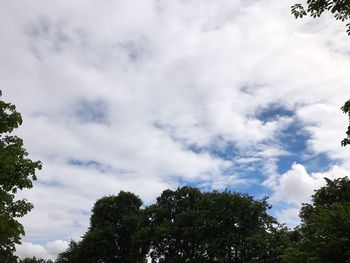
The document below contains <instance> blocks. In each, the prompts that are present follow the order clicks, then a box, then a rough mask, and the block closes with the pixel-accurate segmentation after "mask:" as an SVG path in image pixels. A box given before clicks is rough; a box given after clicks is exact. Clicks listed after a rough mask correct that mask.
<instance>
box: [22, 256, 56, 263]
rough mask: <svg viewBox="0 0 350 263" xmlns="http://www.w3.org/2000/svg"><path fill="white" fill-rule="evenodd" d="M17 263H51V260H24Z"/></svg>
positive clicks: (34, 258) (33, 258)
mask: <svg viewBox="0 0 350 263" xmlns="http://www.w3.org/2000/svg"><path fill="white" fill-rule="evenodd" d="M19 263H53V262H52V261H51V260H45V259H42V258H36V257H32V258H24V259H21V260H20V261H19Z"/></svg>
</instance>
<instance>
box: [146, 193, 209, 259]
mask: <svg viewBox="0 0 350 263" xmlns="http://www.w3.org/2000/svg"><path fill="white" fill-rule="evenodd" d="M202 198H203V195H202V193H201V192H200V191H199V190H198V189H196V188H191V187H183V188H179V189H177V190H176V191H172V190H169V189H168V190H165V191H163V193H162V194H161V196H159V197H158V198H157V202H156V204H154V205H151V206H149V207H148V208H147V209H146V211H145V214H146V216H147V218H148V219H149V225H150V228H149V231H148V238H149V239H150V251H151V252H150V257H151V258H152V262H167V263H173V262H193V263H195V262H198V263H199V262H205V260H204V258H203V254H204V252H203V250H204V249H205V247H203V246H202V244H203V241H204V240H202V239H201V238H202V236H201V233H200V226H199V224H200V222H201V210H200V201H201V199H202Z"/></svg>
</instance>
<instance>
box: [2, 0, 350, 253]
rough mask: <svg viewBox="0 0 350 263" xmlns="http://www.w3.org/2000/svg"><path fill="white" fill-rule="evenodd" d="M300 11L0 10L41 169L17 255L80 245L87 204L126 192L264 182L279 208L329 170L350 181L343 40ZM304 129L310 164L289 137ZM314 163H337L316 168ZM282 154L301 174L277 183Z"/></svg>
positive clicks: (14, 91)
mask: <svg viewBox="0 0 350 263" xmlns="http://www.w3.org/2000/svg"><path fill="white" fill-rule="evenodd" d="M293 2H294V1H287V2H285V1H274V0H268V1H253V0H251V1H250V0H249V1H247V0H246V1H239V0H236V1H232V0H231V1H229V0H225V1H216V2H213V1H209V0H204V1H203V0H191V1H115V2H111V1H107V0H103V1H99V2H95V1H84V2H82V1H74V3H73V2H72V1H66V0H65V1H51V2H50V3H49V2H43V3H41V4H40V5H38V4H37V2H36V1H32V0H28V1H26V2H25V3H23V2H21V1H16V0H15V1H10V0H8V1H2V2H1V4H0V17H1V18H0V19H1V22H2V23H0V33H1V36H2V41H1V43H0V56H1V58H2V60H1V62H0V80H1V83H2V87H3V89H4V90H3V94H4V100H8V101H11V102H13V103H15V104H16V105H17V107H18V109H19V111H20V112H21V113H22V114H23V117H24V124H23V126H22V127H21V128H20V129H19V130H18V134H19V135H20V136H21V137H22V138H23V139H24V141H25V146H26V148H27V149H28V151H29V152H30V156H31V158H33V159H39V160H42V161H43V163H44V169H43V170H42V171H41V172H40V173H39V174H38V177H39V181H38V182H36V184H35V186H34V188H33V189H30V190H28V191H23V192H22V193H21V197H25V198H27V199H29V200H30V201H32V202H33V203H34V205H35V209H34V210H33V211H32V212H31V213H30V214H28V215H27V216H26V217H24V218H23V219H22V222H23V224H24V226H25V228H26V233H27V234H26V236H25V238H24V240H25V241H26V242H32V243H24V244H31V245H24V246H32V247H33V251H35V249H38V250H41V251H42V249H44V250H45V251H48V250H49V247H47V246H37V245H35V244H36V243H41V244H43V243H48V242H51V241H52V240H58V239H62V240H66V241H68V240H69V239H70V238H75V239H79V237H80V236H81V235H82V234H83V233H84V231H86V229H87V226H88V218H89V214H90V209H91V207H92V205H93V202H94V201H95V200H96V199H97V198H99V197H101V196H103V195H108V194H116V193H118V191H120V190H121V189H123V190H129V191H132V192H135V193H136V194H138V195H140V196H141V197H142V199H143V200H144V201H145V203H146V204H148V203H150V202H152V201H154V199H155V197H156V196H157V195H159V193H161V191H162V190H164V189H165V188H175V187H177V186H179V185H181V184H186V183H191V184H194V185H198V186H201V187H203V188H205V189H212V188H218V189H223V188H229V189H234V190H236V189H239V187H240V186H242V187H252V188H254V187H259V184H261V183H262V182H265V186H266V187H268V188H270V190H272V192H273V197H274V198H273V200H275V201H274V202H278V201H279V200H286V201H287V202H288V203H290V204H297V203H300V202H303V201H307V200H309V197H310V195H311V194H312V191H313V190H314V189H315V188H317V187H319V186H321V185H322V182H323V181H322V177H323V176H331V178H335V177H336V176H340V175H345V171H346V169H349V166H350V159H349V155H348V154H347V153H348V152H347V150H348V149H345V148H341V147H339V142H340V140H341V139H342V137H343V133H344V131H345V129H346V125H347V123H346V121H347V118H346V116H342V114H341V112H340V110H339V108H340V106H341V104H342V103H343V102H344V101H345V100H346V98H347V96H348V92H347V90H348V86H349V84H350V76H349V74H348V70H347V69H348V68H349V66H350V60H349V58H348V56H347V55H346V54H348V53H349V46H350V45H349V41H350V40H349V39H348V38H347V36H346V34H345V32H344V28H343V27H342V26H341V25H339V24H336V23H335V22H334V21H333V20H332V19H328V18H323V19H321V20H319V21H317V22H314V21H313V20H303V21H296V20H294V18H293V17H292V16H291V15H290V10H289V8H290V5H291V4H292V3H293ZM273 106H277V107H279V108H280V109H281V110H283V111H285V112H290V114H272V113H271V112H270V113H269V112H268V109H270V108H271V107H273ZM281 112H282V111H281ZM295 124H297V125H296V126H297V127H300V128H298V129H299V130H297V131H293V132H298V133H300V134H303V135H304V140H305V141H303V142H302V143H303V144H305V151H304V150H303V153H302V154H299V153H296V152H293V151H292V150H290V149H291V148H293V147H291V146H293V143H294V141H288V140H285V139H284V138H286V137H285V136H284V135H285V134H286V133H290V131H289V130H288V128H289V127H290V126H291V125H295ZM287 138H288V137H287ZM320 154H324V155H326V156H327V158H328V162H329V163H331V166H334V165H335V164H337V165H338V166H334V167H333V168H332V169H331V170H330V171H329V172H326V173H318V172H320V171H324V167H323V168H322V169H323V170H320V171H317V170H316V172H313V173H308V172H307V171H306V170H305V168H304V166H305V167H307V162H308V160H309V159H310V158H311V157H314V156H318V155H320ZM299 155H300V156H299ZM282 157H288V158H290V159H291V158H295V159H297V158H298V162H299V163H300V164H295V165H293V166H292V167H283V168H284V169H283V170H289V171H287V172H285V173H284V172H282V173H281V174H280V173H279V168H280V167H279V166H280V159H281V158H282ZM320 169H321V168H320ZM332 176H333V177H332ZM250 190H252V189H250ZM253 190H254V189H253ZM253 192H258V191H253ZM293 208H294V207H293ZM283 209H284V210H283ZM283 209H282V210H281V211H280V214H281V217H283V218H285V221H288V220H289V219H288V218H292V217H294V215H295V210H292V212H291V210H287V209H290V208H287V207H285V208H283ZM292 214H293V215H292ZM37 222H41V223H40V224H38V223H37ZM18 251H20V250H18ZM50 251H51V252H47V253H49V254H50V253H51V254H54V252H52V251H53V250H50ZM33 253H34V252H33ZM40 253H41V252H40ZM45 253H46V252H45ZM33 255H34V254H33Z"/></svg>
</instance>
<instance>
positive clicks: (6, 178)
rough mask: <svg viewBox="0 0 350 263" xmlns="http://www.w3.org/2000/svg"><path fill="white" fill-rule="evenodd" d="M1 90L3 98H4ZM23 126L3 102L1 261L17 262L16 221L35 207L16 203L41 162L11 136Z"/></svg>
mask: <svg viewBox="0 0 350 263" xmlns="http://www.w3.org/2000/svg"><path fill="white" fill-rule="evenodd" d="M1 95H2V94H1V91H0V96H1ZM21 124H22V117H21V114H20V113H19V112H17V111H16V107H15V106H14V105H12V104H11V103H6V102H4V101H2V100H0V262H14V261H15V260H16V257H15V256H14V255H13V253H14V251H15V244H20V238H21V236H22V235H23V234H24V229H23V226H22V225H21V224H20V223H19V222H18V221H17V218H18V217H23V216H24V215H25V214H26V213H28V212H29V211H30V210H31V209H32V208H33V206H32V204H31V203H29V202H28V201H26V200H25V199H21V200H15V194H16V193H17V191H18V190H22V189H24V188H31V187H32V186H33V184H32V181H33V180H36V176H35V172H36V170H37V169H41V162H40V161H36V162H33V161H32V160H30V159H28V158H27V156H28V153H27V151H26V149H24V148H23V140H22V139H20V138H19V137H17V136H14V135H10V133H11V132H12V131H13V130H14V129H15V128H18V127H19V126H20V125H21Z"/></svg>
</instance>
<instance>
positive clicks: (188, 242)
mask: <svg viewBox="0 0 350 263" xmlns="http://www.w3.org/2000/svg"><path fill="white" fill-rule="evenodd" d="M326 181H327V185H326V186H325V187H322V188H321V189H319V190H318V191H316V192H315V194H314V195H313V199H312V203H311V204H304V205H303V207H302V209H301V211H300V217H301V220H302V223H301V225H300V226H298V227H297V228H295V229H294V230H289V229H287V228H286V227H283V226H281V225H280V224H278V222H277V221H276V219H274V218H273V217H271V216H270V215H268V213H267V211H268V209H269V208H270V206H269V204H268V203H267V200H266V199H261V200H256V199H254V198H253V197H251V196H249V195H245V194H240V193H236V192H228V191H225V192H217V191H213V192H201V191H199V190H198V189H196V188H191V187H183V188H178V189H177V190H175V191H173V190H165V191H164V192H163V193H162V194H161V195H160V196H159V197H158V198H157V201H156V203H155V204H153V205H150V206H148V207H146V208H143V207H142V201H141V200H140V198H139V197H137V196H136V195H134V194H132V193H130V192H123V191H122V192H120V193H119V194H118V195H117V196H106V197H103V198H101V199H99V200H98V201H97V202H96V203H95V205H94V207H93V209H92V215H91V219H90V227H89V229H88V231H87V232H86V233H85V235H84V236H83V237H82V240H81V241H79V242H76V241H71V243H70V245H69V248H68V249H67V250H66V251H65V252H63V253H61V254H60V255H59V256H58V258H57V259H56V261H55V262H56V263H78V262H79V263H99V262H101V263H102V262H103V263H112V262H125V263H132V262H133V263H141V262H147V260H146V258H147V256H148V257H149V258H150V259H151V262H154V263H156V262H158V263H176V262H192V263H196V262H198V263H200V262H208V263H209V262H223V263H226V262H235V263H244V262H247V263H248V262H249V263H252V262H266V263H270V262H271V263H272V262H286V263H311V262H319V263H321V262H322V263H328V262H329V263H333V262H334V263H346V262H350V181H349V179H348V178H347V177H345V178H341V179H336V180H333V181H331V180H329V179H326ZM33 262H35V261H33ZM23 263H26V262H23ZM28 263H31V262H29V261H28Z"/></svg>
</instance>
